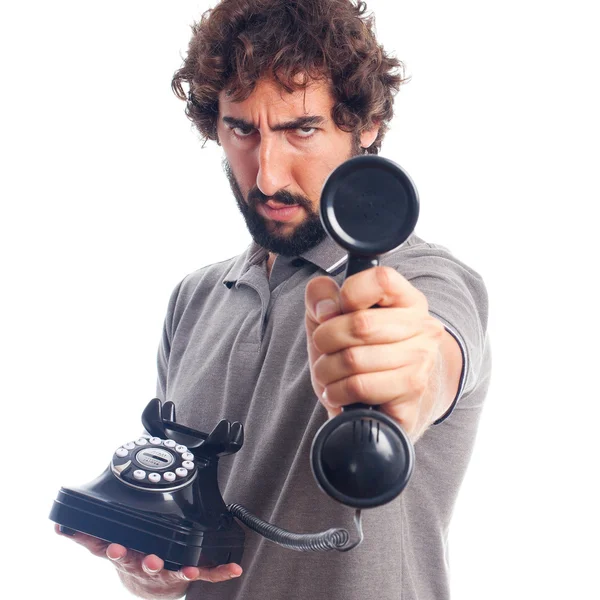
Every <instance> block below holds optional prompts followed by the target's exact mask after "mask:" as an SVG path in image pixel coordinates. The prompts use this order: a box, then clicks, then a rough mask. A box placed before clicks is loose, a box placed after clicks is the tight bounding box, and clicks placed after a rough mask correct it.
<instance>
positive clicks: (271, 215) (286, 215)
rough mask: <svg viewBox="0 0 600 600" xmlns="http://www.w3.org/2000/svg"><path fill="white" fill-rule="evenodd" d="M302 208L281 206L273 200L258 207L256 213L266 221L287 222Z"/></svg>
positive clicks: (295, 205)
mask: <svg viewBox="0 0 600 600" xmlns="http://www.w3.org/2000/svg"><path fill="white" fill-rule="evenodd" d="M301 209H302V207H301V206H300V205H299V204H292V205H291V206H290V205H289V204H281V203H280V202H275V201H274V200H269V201H268V202H267V203H266V204H260V205H259V206H258V212H259V213H260V214H261V215H262V216H263V217H266V218H267V219H270V220H272V221H280V222H283V223H285V222H287V221H291V220H292V219H294V217H296V215H298V213H299V212H300V210H301Z"/></svg>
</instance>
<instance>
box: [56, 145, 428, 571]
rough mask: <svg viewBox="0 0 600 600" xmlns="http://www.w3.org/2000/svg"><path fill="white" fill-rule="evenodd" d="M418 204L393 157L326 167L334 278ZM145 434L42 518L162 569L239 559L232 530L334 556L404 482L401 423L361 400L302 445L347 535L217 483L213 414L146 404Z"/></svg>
mask: <svg viewBox="0 0 600 600" xmlns="http://www.w3.org/2000/svg"><path fill="white" fill-rule="evenodd" d="M418 212H419V202H418V196H417V192H416V189H415V187H414V185H413V183H412V181H411V180H410V178H409V177H408V176H407V175H406V173H404V171H403V170H402V169H401V168H400V167H399V166H398V165H396V164H395V163H393V162H391V161H389V160H387V159H384V158H381V157H377V156H358V157H355V158H351V159H350V160H348V161H346V162H344V163H343V164H342V165H340V166H339V167H338V168H337V169H335V170H334V171H333V173H331V175H330V176H329V178H328V179H327V181H326V183H325V186H324V188H323V192H322V195H321V221H322V223H323V226H324V227H325V229H326V231H327V233H328V234H329V235H330V236H331V237H332V238H333V239H334V240H335V241H336V242H337V243H338V244H340V245H341V246H342V247H344V248H345V249H347V250H348V251H349V256H348V267H347V269H346V277H349V276H351V275H353V274H354V273H357V272H358V271H361V270H363V269H366V268H369V267H372V266H375V265H377V264H379V256H380V255H381V254H384V253H386V252H389V251H390V250H393V249H394V248H397V247H398V246H400V245H401V244H403V243H404V242H405V241H406V239H407V238H408V236H409V235H410V234H411V232H412V231H413V229H414V226H415V224H416V221H417V218H418ZM142 424H143V425H144V428H145V430H146V432H147V434H144V435H142V436H140V437H138V438H137V439H135V440H132V441H129V442H127V443H125V444H123V445H122V446H119V447H118V448H117V449H116V450H115V452H114V454H113V456H112V459H111V462H110V464H109V466H108V467H107V468H106V470H105V471H104V473H102V474H101V475H100V476H99V477H97V478H96V479H94V480H93V481H91V482H89V483H87V484H85V485H81V486H79V487H62V488H61V489H60V491H59V493H58V495H57V498H56V500H55V501H54V503H53V506H52V510H51V512H50V519H51V520H53V521H54V522H56V523H58V524H59V526H60V530H61V531H62V532H63V533H66V534H72V533H74V532H75V531H80V532H83V533H86V534H89V535H92V536H95V537H98V538H100V539H103V540H106V541H109V542H112V543H118V544H121V545H123V546H125V547H126V548H130V549H132V550H137V551H138V552H141V553H143V554H156V555H157V556H160V557H161V558H162V559H163V561H164V564H165V568H166V569H169V570H178V569H180V568H181V567H183V566H216V565H219V564H226V563H229V562H235V563H239V562H240V561H241V559H242V554H243V550H244V531H243V529H242V528H241V527H240V525H239V524H238V523H237V522H236V518H237V519H238V520H240V521H241V522H243V523H244V524H245V525H247V526H248V527H250V528H251V529H253V530H254V531H257V532H258V533H259V534H261V535H263V536H264V537H266V538H268V539H270V540H271V541H273V542H276V543H277V544H279V545H281V546H284V547H286V548H290V549H293V550H303V551H309V550H333V549H335V550H339V551H342V552H346V551H348V550H351V549H352V548H354V547H356V546H357V545H358V544H360V543H361V541H362V539H363V534H362V526H361V518H360V512H361V509H363V508H373V507H376V506H380V505H382V504H385V503H387V502H390V501H391V500H393V499H394V498H395V497H396V496H398V494H400V493H401V492H402V490H403V489H404V488H405V486H406V484H407V483H408V480H409V478H410V475H411V473H412V469H413V464H414V451H413V448H412V445H411V443H410V441H409V440H408V438H407V436H406V435H405V433H404V432H403V431H402V428H401V427H400V426H399V425H398V424H397V423H396V422H395V421H394V420H393V419H391V418H389V417H388V416H386V415H385V414H383V413H381V412H380V411H378V410H377V409H376V408H375V409H373V408H371V407H369V406H368V405H363V404H355V405H350V406H347V407H345V409H344V410H343V412H342V414H341V415H340V416H338V417H335V418H334V419H331V420H330V421H327V422H326V423H325V424H324V425H323V426H322V427H321V429H320V430H319V432H318V433H317V435H316V436H315V439H314V441H313V446H312V458H311V465H312V469H313V473H314V475H315V478H316V480H317V482H318V484H319V486H320V487H321V489H322V490H323V491H325V492H326V493H327V494H329V495H330V496H331V497H333V498H334V499H336V500H337V501H339V502H340V503H342V504H345V505H347V506H350V507H353V508H355V509H356V514H355V524H356V527H357V531H358V539H357V540H355V541H353V542H350V540H349V537H350V536H349V533H348V531H346V530H345V529H329V530H327V531H325V532H321V533H316V534H296V533H290V532H287V531H284V530H282V529H280V528H278V527H276V526H274V525H272V524H270V523H267V522H265V521H262V520H261V519H259V518H258V517H256V516H254V515H252V514H251V513H250V512H249V511H248V510H246V509H245V508H244V507H243V506H240V505H238V504H229V505H226V504H225V502H224V500H223V497H222V496H221V492H220V490H219V485H218V480H217V468H218V463H219V459H220V458H221V457H224V456H227V455H229V454H234V453H236V452H238V451H239V450H240V449H241V448H242V445H243V442H244V428H243V426H242V424H241V423H238V422H234V423H231V422H230V421H228V420H226V419H223V420H222V421H220V422H219V423H218V424H217V426H216V427H215V428H214V429H213V430H212V431H211V432H210V433H203V432H201V431H197V430H195V429H191V428H190V427H186V426H185V425H182V424H180V423H177V420H176V415H175V405H174V404H173V403H172V402H166V403H164V404H163V403H162V402H161V401H160V400H159V399H158V398H155V399H153V400H151V401H150V403H149V404H148V405H147V407H146V408H145V410H144V412H143V413H142Z"/></svg>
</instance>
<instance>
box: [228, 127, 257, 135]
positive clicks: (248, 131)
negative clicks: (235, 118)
mask: <svg viewBox="0 0 600 600" xmlns="http://www.w3.org/2000/svg"><path fill="white" fill-rule="evenodd" d="M230 129H231V131H232V132H233V135H235V137H238V138H247V137H250V136H251V135H252V134H253V133H254V129H252V128H247V127H231V128H230Z"/></svg>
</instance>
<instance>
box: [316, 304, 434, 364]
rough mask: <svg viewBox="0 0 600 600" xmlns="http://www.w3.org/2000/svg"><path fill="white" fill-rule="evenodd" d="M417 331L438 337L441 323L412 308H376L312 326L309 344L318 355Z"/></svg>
mask: <svg viewBox="0 0 600 600" xmlns="http://www.w3.org/2000/svg"><path fill="white" fill-rule="evenodd" d="M421 333H427V334H428V335H430V336H431V337H440V336H441V334H442V333H443V325H442V324H441V323H440V322H439V321H438V320H437V319H434V318H433V317H430V316H423V315H422V313H421V312H420V311H418V310H417V309H414V308H377V309H368V310H359V311H356V312H353V313H349V314H344V315H340V316H337V317H334V318H332V319H330V320H328V321H327V322H326V323H323V324H322V325H320V326H319V327H318V328H317V329H315V331H314V333H313V336H312V338H313V339H312V343H313V345H314V347H315V349H316V356H317V357H318V356H320V355H321V354H333V353H334V352H338V351H340V350H342V349H343V348H347V347H349V346H356V345H375V344H391V343H394V342H400V341H402V340H408V339H411V338H413V337H415V336H416V335H418V334H421Z"/></svg>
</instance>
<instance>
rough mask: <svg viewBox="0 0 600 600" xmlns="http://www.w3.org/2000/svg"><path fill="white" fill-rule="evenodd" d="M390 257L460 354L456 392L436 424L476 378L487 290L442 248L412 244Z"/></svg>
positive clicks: (483, 339)
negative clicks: (420, 295)
mask: <svg viewBox="0 0 600 600" xmlns="http://www.w3.org/2000/svg"><path fill="white" fill-rule="evenodd" d="M394 258H395V264H394V265H393V266H395V268H396V269H397V270H398V271H399V272H400V273H401V274H402V275H403V276H404V277H406V279H408V281H410V282H411V283H412V285H414V286H415V287H416V288H417V289H418V290H420V291H421V292H423V294H425V297H426V298H427V302H428V305H429V313H430V314H431V315H432V316H433V317H435V318H436V319H438V320H439V321H440V322H441V323H442V324H443V325H444V327H445V328H446V331H448V333H450V334H451V335H452V336H453V337H454V338H455V339H456V341H457V342H458V345H459V347H460V349H461V352H462V355H463V369H462V372H461V377H460V382H459V387H458V392H457V394H456V397H455V399H454V401H453V402H452V405H451V407H450V409H449V410H448V411H447V412H446V414H444V415H443V416H442V417H441V418H440V419H438V420H437V421H436V422H435V424H438V423H441V422H442V421H444V420H445V419H447V418H448V417H449V416H450V414H451V413H452V411H453V409H454V407H455V406H456V405H457V403H458V402H459V401H460V399H461V397H463V396H466V395H467V394H468V393H469V392H470V391H471V390H472V389H473V388H474V387H475V386H476V384H477V381H478V378H479V376H480V369H481V366H482V362H483V357H484V351H485V345H486V332H487V321H488V294H487V289H486V286H485V284H484V282H483V279H482V277H481V276H480V275H479V274H478V273H477V272H476V271H474V270H473V269H472V268H470V267H469V266H467V265H466V264H465V263H463V262H462V261H460V260H458V259H457V258H455V257H454V256H453V255H452V254H451V252H450V251H449V250H448V249H447V248H444V247H443V246H438V245H434V244H428V243H425V242H422V243H416V244H413V245H411V246H408V247H407V248H406V249H403V250H401V251H400V252H398V253H397V254H396V255H395V257H394ZM384 264H385V263H384Z"/></svg>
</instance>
